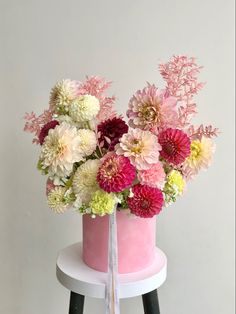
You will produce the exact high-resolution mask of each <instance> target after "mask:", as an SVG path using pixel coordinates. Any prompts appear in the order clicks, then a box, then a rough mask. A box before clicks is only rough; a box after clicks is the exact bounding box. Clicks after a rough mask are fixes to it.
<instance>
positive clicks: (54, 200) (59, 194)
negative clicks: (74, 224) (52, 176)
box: [47, 186, 69, 214]
mask: <svg viewBox="0 0 236 314" xmlns="http://www.w3.org/2000/svg"><path fill="white" fill-rule="evenodd" d="M65 192H66V188H65V187H63V186H56V187H55V188H54V189H52V190H51V191H50V192H49V193H48V196H47V202H48V206H49V207H50V208H51V209H52V210H53V211H54V212H55V213H58V214H60V213H64V212H65V211H66V210H67V209H68V208H69V204H68V203H67V202H66V200H65Z"/></svg>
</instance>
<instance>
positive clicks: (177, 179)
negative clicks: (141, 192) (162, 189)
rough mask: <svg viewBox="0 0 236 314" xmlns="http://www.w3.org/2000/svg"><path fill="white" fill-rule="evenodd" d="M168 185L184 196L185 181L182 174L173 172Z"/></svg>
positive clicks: (168, 178) (170, 174)
mask: <svg viewBox="0 0 236 314" xmlns="http://www.w3.org/2000/svg"><path fill="white" fill-rule="evenodd" d="M167 184H169V185H170V186H172V187H174V188H175V189H176V190H178V194H182V193H183V191H184V187H185V181H184V179H183V176H182V175H181V173H180V172H179V171H177V170H172V171H171V172H170V173H169V174H168V176H167Z"/></svg>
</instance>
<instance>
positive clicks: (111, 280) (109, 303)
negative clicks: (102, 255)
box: [106, 205, 120, 314]
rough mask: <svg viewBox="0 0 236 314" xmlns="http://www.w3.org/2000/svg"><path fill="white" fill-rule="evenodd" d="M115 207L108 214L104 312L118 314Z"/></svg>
mask: <svg viewBox="0 0 236 314" xmlns="http://www.w3.org/2000/svg"><path fill="white" fill-rule="evenodd" d="M116 208H117V205H116V206H115V208H114V211H113V213H112V214H111V215H109V240H108V241H109V243H108V281H107V286H106V314H120V302H119V283H118V254H117V224H116Z"/></svg>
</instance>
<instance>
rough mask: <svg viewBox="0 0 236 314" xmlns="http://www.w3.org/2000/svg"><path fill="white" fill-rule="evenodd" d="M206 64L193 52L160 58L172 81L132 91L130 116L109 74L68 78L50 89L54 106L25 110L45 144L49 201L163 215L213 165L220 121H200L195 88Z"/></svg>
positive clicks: (102, 211) (42, 165) (59, 207)
mask: <svg viewBox="0 0 236 314" xmlns="http://www.w3.org/2000/svg"><path fill="white" fill-rule="evenodd" d="M201 68H202V67H199V66H198V65H197V64H196V61H195V59H194V58H188V57H187V56H173V57H172V58H171V60H170V61H169V62H167V63H162V64H160V65H159V70H160V74H161V76H162V77H163V79H164V81H165V83H166V86H165V88H164V89H159V88H157V87H156V86H155V85H154V84H149V83H148V84H147V86H146V87H144V88H143V89H142V90H138V91H137V92H136V93H135V94H134V95H133V96H132V97H131V99H130V101H129V104H128V110H127V118H128V123H126V122H125V120H124V119H123V117H122V116H119V115H118V114H117V113H116V112H115V111H114V109H113V106H114V103H115V97H114V96H112V97H109V96H107V95H106V92H107V89H108V88H109V86H110V84H111V83H110V82H106V81H105V80H104V79H102V78H99V77H90V78H88V77H87V78H86V80H85V82H78V81H72V80H69V79H67V80H62V81H60V82H58V83H57V84H56V85H55V86H54V87H53V88H52V91H51V95H50V99H49V108H48V109H47V110H45V111H44V113H43V114H41V115H40V116H38V117H37V116H36V115H35V113H33V112H32V113H30V114H26V116H25V119H26V124H25V128H24V130H25V131H27V132H31V133H33V134H34V135H35V137H34V139H33V143H36V144H39V145H40V146H41V152H40V155H39V161H38V169H39V170H40V171H41V172H42V174H44V175H46V176H47V177H48V179H47V187H46V194H47V200H48V205H49V207H50V208H51V209H52V210H53V211H54V212H57V213H63V212H65V211H66V210H68V209H69V208H74V209H75V210H77V211H78V212H80V213H82V214H90V215H91V216H92V217H96V215H99V216H104V215H106V214H111V213H112V212H113V210H114V208H115V205H116V204H117V203H118V204H119V209H120V210H122V208H124V209H125V208H129V210H130V212H131V213H132V214H134V215H137V216H140V217H147V218H149V217H153V216H154V215H158V214H159V213H160V211H161V210H162V208H163V207H164V206H168V205H169V204H171V203H173V202H175V201H176V200H177V198H178V197H179V196H181V195H182V194H183V192H184V191H185V187H186V184H187V182H188V181H189V180H190V179H192V178H194V177H195V176H196V175H197V174H198V173H199V171H200V170H202V169H206V168H208V166H209V165H210V163H211V161H212V156H213V153H214V150H215V145H214V143H213V138H214V137H216V136H217V135H218V129H216V128H213V127H212V126H211V125H209V126H203V125H200V126H194V125H192V124H191V120H192V118H193V117H194V116H195V115H196V113H197V110H196V103H195V102H194V96H195V95H196V94H197V93H198V91H199V90H201V89H202V87H203V86H204V84H203V83H201V82H198V74H199V72H200V70H201Z"/></svg>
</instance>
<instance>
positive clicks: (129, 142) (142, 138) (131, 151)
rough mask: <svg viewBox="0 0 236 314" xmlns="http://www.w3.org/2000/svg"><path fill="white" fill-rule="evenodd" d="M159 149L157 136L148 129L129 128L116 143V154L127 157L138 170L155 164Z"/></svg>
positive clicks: (157, 159)
mask: <svg viewBox="0 0 236 314" xmlns="http://www.w3.org/2000/svg"><path fill="white" fill-rule="evenodd" d="M159 150H161V146H160V144H159V143H158V141H157V136H156V135H154V134H153V133H151V132H150V131H143V130H140V129H131V128H130V129H129V132H128V133H126V134H123V136H122V138H121V139H120V143H119V144H117V145H116V153H117V155H124V156H125V157H128V158H129V159H130V161H131V164H132V165H134V166H135V167H136V168H137V169H138V170H146V169H149V168H151V166H152V165H153V164H156V163H157V162H158V161H159Z"/></svg>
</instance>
